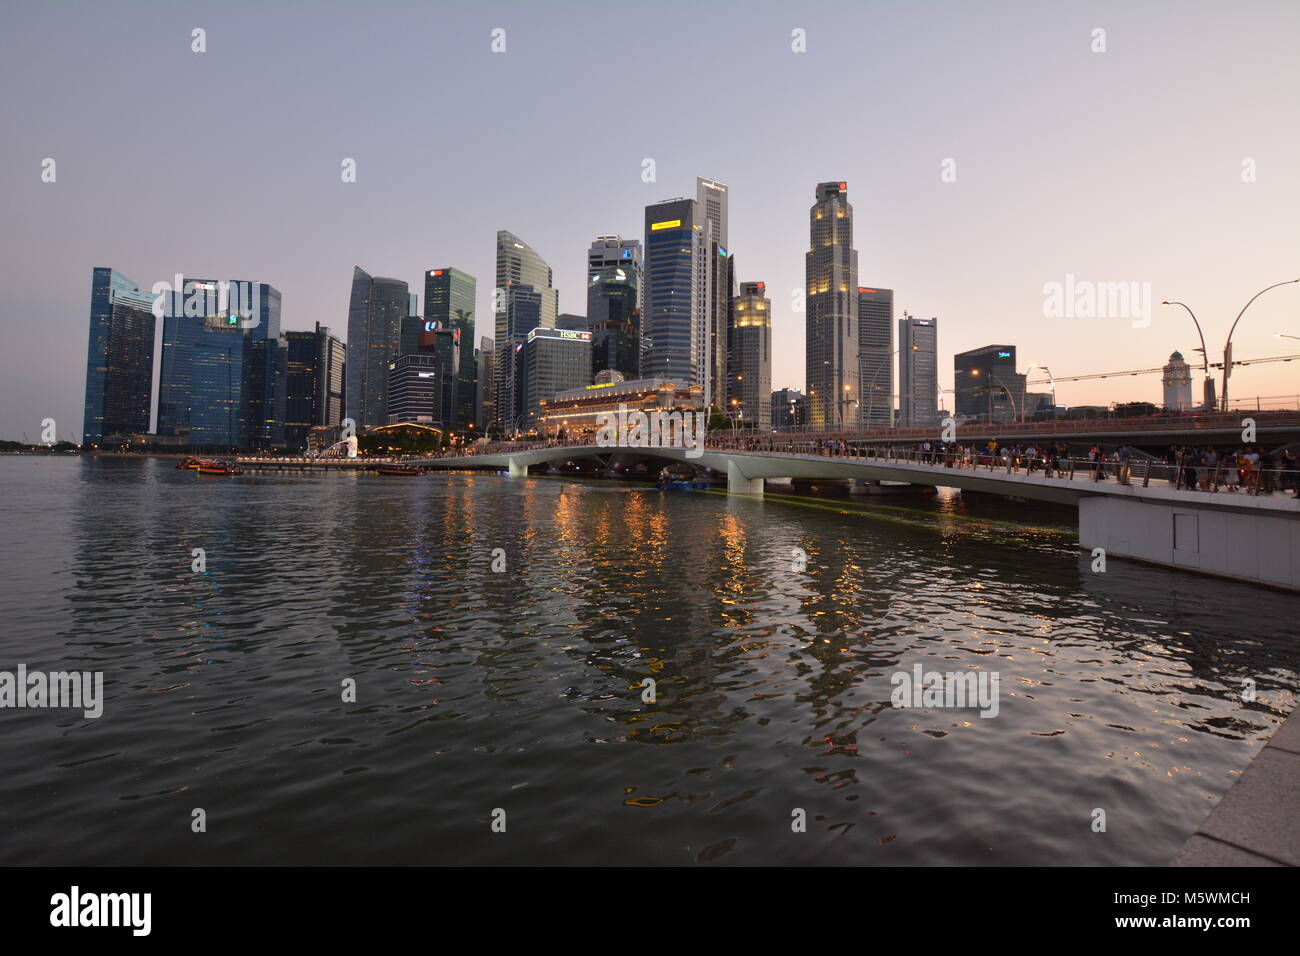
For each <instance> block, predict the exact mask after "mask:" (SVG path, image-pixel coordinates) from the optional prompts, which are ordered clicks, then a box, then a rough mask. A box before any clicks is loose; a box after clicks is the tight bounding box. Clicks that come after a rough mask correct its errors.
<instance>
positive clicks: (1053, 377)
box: [1021, 362, 1056, 421]
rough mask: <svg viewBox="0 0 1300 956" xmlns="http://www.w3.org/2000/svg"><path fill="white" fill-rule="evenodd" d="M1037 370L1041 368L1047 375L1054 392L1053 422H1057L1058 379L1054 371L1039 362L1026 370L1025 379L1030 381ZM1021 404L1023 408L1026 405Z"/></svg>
mask: <svg viewBox="0 0 1300 956" xmlns="http://www.w3.org/2000/svg"><path fill="white" fill-rule="evenodd" d="M1036 368H1041V369H1042V370H1043V371H1044V372H1046V373H1047V385H1048V387H1049V388H1051V390H1052V421H1056V377H1055V376H1054V375H1052V370H1051V369H1050V368H1048V367H1047V366H1046V365H1042V364H1040V363H1038V362H1034V363H1033V364H1031V365H1030V366H1029V368H1027V369H1025V378H1026V379H1028V378H1029V373H1030V372H1032V371H1033V370H1034V369H1036ZM1021 404H1022V406H1023V404H1024V403H1023V401H1022V403H1021Z"/></svg>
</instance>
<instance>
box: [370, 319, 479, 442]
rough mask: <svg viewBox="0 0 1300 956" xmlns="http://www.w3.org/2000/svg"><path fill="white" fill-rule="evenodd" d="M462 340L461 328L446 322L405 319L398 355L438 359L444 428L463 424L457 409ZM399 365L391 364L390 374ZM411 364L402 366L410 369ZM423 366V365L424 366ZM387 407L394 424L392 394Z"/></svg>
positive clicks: (389, 419)
mask: <svg viewBox="0 0 1300 956" xmlns="http://www.w3.org/2000/svg"><path fill="white" fill-rule="evenodd" d="M463 340H464V336H463V335H462V334H461V330H460V329H458V328H452V327H450V326H447V325H444V324H443V323H442V321H441V320H439V319H425V318H421V317H420V316H418V315H411V316H407V317H406V318H405V319H403V320H402V345H401V348H400V349H399V350H398V356H399V357H403V358H404V357H405V356H407V355H426V356H427V355H432V356H435V357H436V358H437V366H438V388H439V392H440V394H439V399H438V415H439V418H438V425H439V427H442V428H459V427H463V426H459V425H456V424H455V417H456V414H457V409H458V408H459V407H460V405H461V401H460V385H461V380H462V375H461V368H460V362H461V355H462V350H463ZM466 361H472V358H467V359H466ZM424 364H427V363H424ZM396 367H397V366H396V365H395V364H393V363H390V365H389V373H390V374H391V373H392V371H393V370H394V369H395V368H396ZM409 367H410V363H407V365H403V366H402V368H407V369H409ZM421 367H422V368H423V365H422V366H421ZM471 387H477V382H473V383H472V385H471ZM471 397H472V396H471ZM387 407H388V424H390V425H391V424H393V402H392V395H391V394H390V395H389V401H388V406H387ZM467 424H468V423H467Z"/></svg>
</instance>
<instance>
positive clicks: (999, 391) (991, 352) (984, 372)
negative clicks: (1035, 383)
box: [952, 345, 1025, 422]
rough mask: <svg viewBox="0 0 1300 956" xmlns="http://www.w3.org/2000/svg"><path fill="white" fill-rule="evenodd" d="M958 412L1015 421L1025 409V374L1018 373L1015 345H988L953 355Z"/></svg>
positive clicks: (954, 386)
mask: <svg viewBox="0 0 1300 956" xmlns="http://www.w3.org/2000/svg"><path fill="white" fill-rule="evenodd" d="M952 364H953V379H954V383H953V388H954V390H955V397H956V400H955V403H954V404H955V405H956V412H957V414H958V415H962V416H965V417H967V418H974V419H979V420H981V421H985V422H1013V421H1018V420H1019V419H1020V417H1021V410H1022V409H1023V408H1024V404H1025V402H1024V397H1025V376H1023V375H1020V374H1018V373H1017V372H1016V347H1015V346H1014V345H986V346H984V347H983V348H979V349H971V350H970V351H969V352H958V353H957V354H956V355H954V356H953V358H952Z"/></svg>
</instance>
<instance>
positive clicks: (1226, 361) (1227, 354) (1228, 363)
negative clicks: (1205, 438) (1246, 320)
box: [1219, 279, 1300, 412]
mask: <svg viewBox="0 0 1300 956" xmlns="http://www.w3.org/2000/svg"><path fill="white" fill-rule="evenodd" d="M1295 282H1300V279H1287V280H1286V281H1284V282H1274V283H1273V284H1272V285H1270V286H1266V287H1264V288H1263V289H1260V290H1259V291H1258V292H1256V293H1255V294H1254V295H1252V296H1251V297H1250V302H1247V303H1246V304H1245V305H1243V306H1242V307H1241V311H1240V312H1238V313H1237V317H1236V318H1235V319H1234V320H1233V322H1232V328H1230V329H1228V339H1227V341H1226V342H1224V343H1223V393H1222V394H1221V395H1220V396H1219V400H1220V401H1221V402H1222V403H1223V404H1222V406H1221V408H1222V410H1223V411H1225V412H1226V411H1227V410H1228V376H1229V375H1230V374H1232V333H1233V332H1235V331H1237V323H1238V322H1240V321H1241V317H1242V316H1243V315H1245V314H1246V310H1247V309H1249V308H1250V304H1251V302H1254V301H1255V300H1256V299H1258V298H1259V297H1260V296H1261V295H1263V294H1264V293H1265V292H1267V291H1269V290H1270V289H1276V288H1278V287H1279V286H1284V285H1291V284H1292V283H1295Z"/></svg>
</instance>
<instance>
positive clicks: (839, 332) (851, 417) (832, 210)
mask: <svg viewBox="0 0 1300 956" xmlns="http://www.w3.org/2000/svg"><path fill="white" fill-rule="evenodd" d="M809 240H810V241H809V248H808V253H807V255H806V256H805V257H804V284H805V300H804V307H805V309H806V316H805V340H804V373H805V378H806V384H807V388H808V394H807V397H806V399H805V401H806V402H807V404H808V418H809V424H810V425H811V426H812V427H813V428H815V429H839V428H847V427H851V426H853V425H856V423H857V421H858V400H859V398H860V397H861V390H860V388H859V380H858V374H859V369H858V329H857V315H858V303H857V294H858V253H857V251H856V250H855V249H854V248H853V207H852V206H851V205H849V196H848V185H847V184H846V183H842V182H839V183H834V182H833V183H819V184H818V185H817V201H816V202H815V203H814V204H813V207H812V209H811V211H810V213H809Z"/></svg>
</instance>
